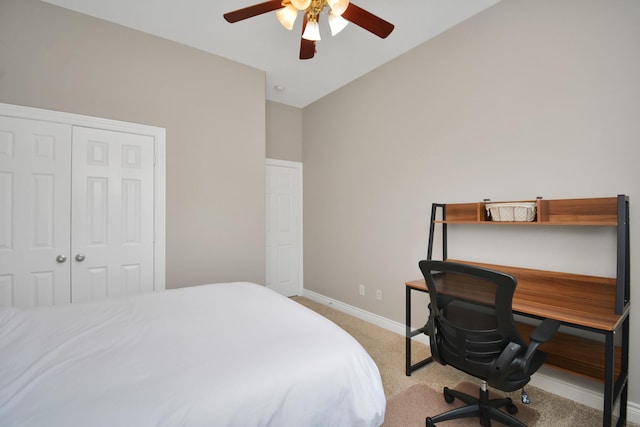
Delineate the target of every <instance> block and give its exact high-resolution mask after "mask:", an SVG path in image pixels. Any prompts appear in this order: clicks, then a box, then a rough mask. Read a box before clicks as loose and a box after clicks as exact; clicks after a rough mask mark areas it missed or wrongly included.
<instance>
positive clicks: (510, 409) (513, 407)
mask: <svg viewBox="0 0 640 427" xmlns="http://www.w3.org/2000/svg"><path fill="white" fill-rule="evenodd" d="M507 412H508V413H509V414H511V415H515V414H517V413H518V407H517V406H516V405H514V404H513V403H509V404H508V405H507Z"/></svg>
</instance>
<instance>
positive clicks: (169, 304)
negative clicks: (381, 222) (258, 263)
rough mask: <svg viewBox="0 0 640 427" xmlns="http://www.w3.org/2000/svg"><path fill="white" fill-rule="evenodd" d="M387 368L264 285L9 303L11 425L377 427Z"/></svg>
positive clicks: (0, 357) (6, 411)
mask: <svg viewBox="0 0 640 427" xmlns="http://www.w3.org/2000/svg"><path fill="white" fill-rule="evenodd" d="M385 404H386V402H385V398H384V392H383V388H382V382H381V379H380V374H379V371H378V368H377V367H376V365H375V363H374V362H373V360H372V359H371V358H370V357H369V355H368V354H367V353H366V351H365V350H364V349H363V348H362V347H361V346H360V344H359V343H358V342H357V341H356V340H355V339H354V338H353V337H351V336H350V335H349V334H348V333H346V332H345V331H343V330H342V329H340V328H339V327H338V326H336V325H335V324H333V323H332V322H331V321H329V320H327V319H326V318H324V317H322V316H320V315H319V314H317V313H315V312H313V311H311V310H309V309H307V308H305V307H303V306H302V305H300V304H298V303H296V302H294V301H291V300H289V299H288V298H285V297H283V296H281V295H278V294H276V293H275V292H273V291H271V290H270V289H267V288H265V287H263V286H260V285H256V284H253V283H245V282H242V283H224V284H213V285H203V286H195V287H189V288H182V289H175V290H167V291H163V292H158V293H152V294H146V295H137V296H133V297H126V298H120V299H113V300H105V301H100V302H93V303H82V304H71V305H66V306H53V307H40V308H35V309H27V310H20V309H17V308H2V309H0V425H2V426H5V427H6V426H18V425H19V426H65V427H69V426H110V427H113V426H137V427H142V426H178V425H179V426H225V427H232V426H239V427H240V426H241V427H250V426H287V427H288V426H301V427H302V426H323V427H324V426H349V427H356V426H379V425H381V424H382V421H383V419H384V411H385Z"/></svg>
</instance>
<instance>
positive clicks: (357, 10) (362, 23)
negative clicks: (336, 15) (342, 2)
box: [342, 2, 394, 39]
mask: <svg viewBox="0 0 640 427" xmlns="http://www.w3.org/2000/svg"><path fill="white" fill-rule="evenodd" d="M342 17H343V18H344V19H346V20H347V21H349V22H353V23H354V24H356V25H357V26H359V27H362V28H364V29H365V30H367V31H369V32H371V33H373V34H375V35H376V36H378V37H381V38H383V39H386V38H387V36H388V35H389V34H391V32H392V31H393V28H394V26H393V24H392V23H390V22H387V21H385V20H384V19H382V18H379V17H377V16H376V15H374V14H373V13H371V12H367V11H366V10H364V9H363V8H361V7H359V6H356V5H355V4H353V3H351V2H349V6H347V10H345V11H344V13H343V14H342Z"/></svg>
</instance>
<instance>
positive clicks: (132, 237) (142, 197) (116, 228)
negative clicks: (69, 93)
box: [72, 127, 154, 302]
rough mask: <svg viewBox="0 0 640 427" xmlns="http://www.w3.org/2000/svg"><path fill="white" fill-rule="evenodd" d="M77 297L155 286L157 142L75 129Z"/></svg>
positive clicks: (134, 291) (99, 296)
mask: <svg viewBox="0 0 640 427" xmlns="http://www.w3.org/2000/svg"><path fill="white" fill-rule="evenodd" d="M73 177H74V178H73V190H72V195H73V196H72V197H73V205H72V217H73V226H74V230H73V237H72V253H73V260H72V266H73V267H72V275H73V282H72V301H73V302H78V301H86V300H94V299H103V298H109V297H113V296H118V295H127V294H137V293H141V292H151V291H153V281H154V277H153V271H154V268H153V267H154V266H153V262H154V258H153V245H154V241H153V229H154V224H153V218H154V215H153V209H154V199H153V195H154V141H153V138H152V137H149V136H144V135H136V134H129V133H122V132H113V131H107V130H100V129H92V128H84V127H74V128H73Z"/></svg>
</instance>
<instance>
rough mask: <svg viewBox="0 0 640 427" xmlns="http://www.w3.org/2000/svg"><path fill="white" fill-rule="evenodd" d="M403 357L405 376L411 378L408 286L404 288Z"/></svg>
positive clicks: (409, 296)
mask: <svg viewBox="0 0 640 427" xmlns="http://www.w3.org/2000/svg"><path fill="white" fill-rule="evenodd" d="M405 292H406V294H405V299H404V301H405V305H406V307H405V316H406V317H405V326H406V330H405V334H406V335H405V337H406V338H405V351H406V353H405V357H406V365H405V374H406V375H407V376H408V377H409V376H411V288H409V287H408V286H407V287H406V288H405Z"/></svg>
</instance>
